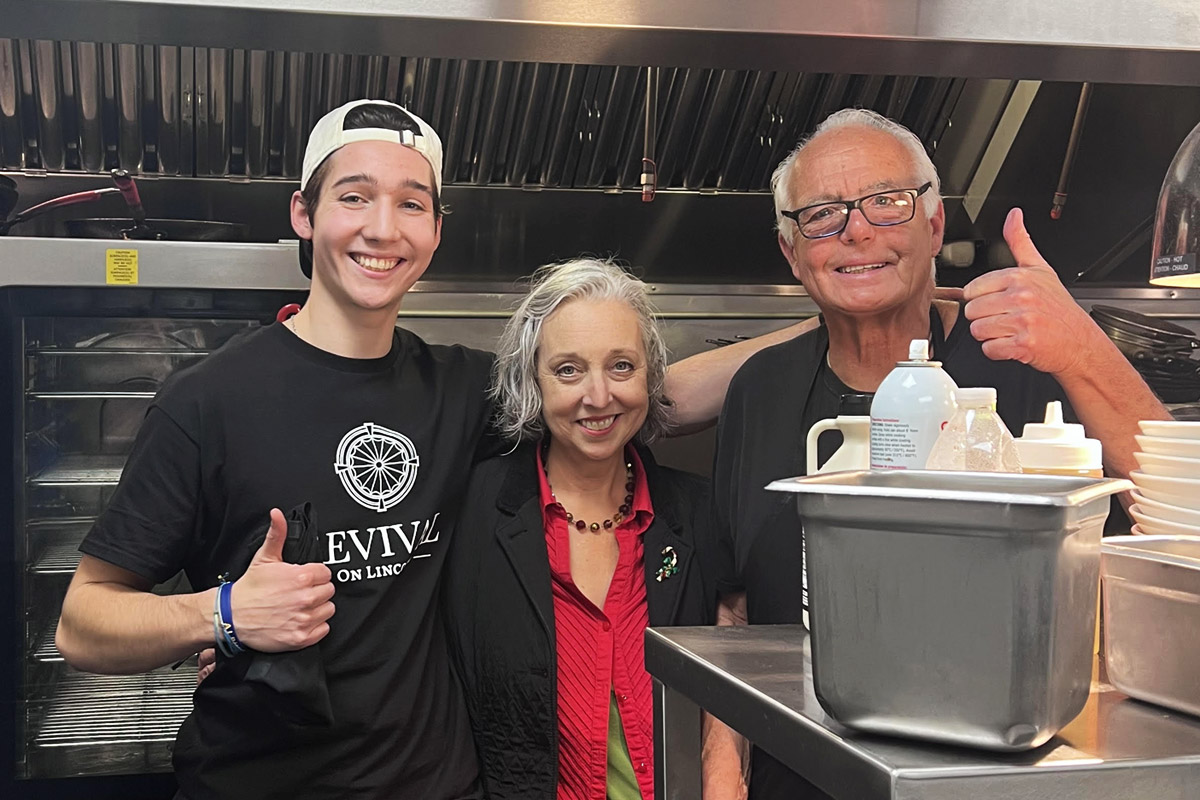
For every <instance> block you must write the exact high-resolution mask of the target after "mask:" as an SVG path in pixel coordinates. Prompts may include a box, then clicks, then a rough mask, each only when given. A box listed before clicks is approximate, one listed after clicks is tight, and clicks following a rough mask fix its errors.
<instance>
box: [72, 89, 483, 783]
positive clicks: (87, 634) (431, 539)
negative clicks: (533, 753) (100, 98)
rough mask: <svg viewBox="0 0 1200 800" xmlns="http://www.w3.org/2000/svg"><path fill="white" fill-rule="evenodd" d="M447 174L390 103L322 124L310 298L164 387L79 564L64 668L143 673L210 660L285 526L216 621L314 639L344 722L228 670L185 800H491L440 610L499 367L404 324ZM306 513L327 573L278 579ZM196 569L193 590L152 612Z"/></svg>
mask: <svg viewBox="0 0 1200 800" xmlns="http://www.w3.org/2000/svg"><path fill="white" fill-rule="evenodd" d="M441 158H442V154H441V142H440V141H439V139H438V137H437V134H436V133H435V132H434V131H433V129H432V128H430V127H429V126H428V125H427V124H426V123H425V122H424V121H423V120H421V119H419V118H418V117H416V116H415V115H412V114H409V113H408V112H406V111H405V110H404V109H402V108H400V107H399V106H396V105H393V104H390V103H380V102H368V101H359V102H357V103H351V104H348V105H346V106H342V107H341V108H339V109H336V110H335V111H333V112H331V113H330V114H328V115H327V116H326V117H324V118H323V119H322V120H321V121H320V122H318V123H317V125H316V127H315V128H314V129H313V132H312V135H311V136H310V138H309V142H308V149H307V151H306V153H305V159H304V168H303V176H302V178H301V190H300V191H299V192H297V193H296V194H295V195H294V196H293V198H292V207H291V215H292V225H293V227H294V228H295V230H296V232H297V234H299V235H300V237H301V238H302V239H305V240H310V241H311V248H312V291H311V294H310V296H309V299H308V302H307V303H306V304H305V306H304V308H303V309H302V310H301V311H300V313H299V314H297V315H296V316H295V317H293V318H292V319H291V320H290V321H289V322H288V323H287V324H286V325H281V324H277V325H271V326H268V327H265V328H261V329H258V330H255V331H254V332H252V333H249V334H247V335H244V336H242V337H239V338H238V339H235V340H234V341H232V342H230V343H229V344H228V345H226V346H225V347H223V348H222V349H221V350H220V351H218V352H217V353H214V354H213V355H212V356H211V357H209V358H207V359H205V360H204V361H203V362H201V363H200V364H198V365H197V366H196V367H194V368H192V369H188V370H185V371H183V372H180V373H178V374H176V375H173V376H172V377H171V379H170V380H168V381H167V382H166V383H165V384H164V386H163V388H162V390H161V391H160V393H159V395H158V397H157V398H156V399H155V401H154V403H153V405H152V406H151V409H150V411H149V413H148V415H147V418H146V421H145V424H144V425H143V428H142V430H141V432H140V434H139V436H138V440H137V443H136V445H135V447H134V450H133V453H132V454H131V456H130V458H129V461H128V464H127V466H126V470H125V473H124V475H123V476H122V481H121V484H120V486H119V487H118V489H117V491H116V493H115V495H114V497H113V500H112V503H111V505H110V507H109V508H108V509H107V510H106V511H105V512H104V514H103V515H102V516H101V517H100V518H99V519H98V520H97V522H96V524H95V527H94V528H93V529H92V531H91V532H90V533H89V534H88V536H87V538H86V540H85V541H84V543H83V545H82V547H81V549H82V550H83V552H84V556H83V558H82V560H81V562H80V566H79V569H78V571H77V573H76V575H75V578H74V580H73V581H72V584H71V587H70V589H69V590H68V593H67V598H66V601H65V602H64V606H63V615H62V622H61V623H60V627H59V632H58V643H59V647H60V649H61V651H62V653H63V655H64V656H65V657H66V659H67V660H68V661H69V662H70V663H72V664H73V665H75V666H77V667H79V668H82V669H87V670H93V671H99V672H138V671H144V670H147V669H151V668H154V667H158V666H160V665H163V664H168V663H171V662H172V661H175V660H177V659H181V658H184V657H186V656H188V655H190V654H192V653H195V652H197V651H198V650H201V649H204V648H208V647H212V646H213V643H214V638H216V637H217V634H215V633H214V604H215V603H218V597H217V595H218V590H217V588H215V587H216V586H217V585H218V580H217V578H218V575H220V574H222V573H225V572H226V571H228V570H230V569H235V568H236V567H237V566H238V562H239V560H240V561H241V563H243V564H244V563H245V561H246V556H247V554H248V553H251V552H254V550H253V547H252V546H251V543H252V537H253V534H254V532H255V531H256V530H261V529H262V528H263V527H265V524H266V514H265V510H266V509H268V508H272V507H274V509H275V510H272V511H271V531H270V534H269V535H268V536H267V538H266V540H265V541H264V542H263V544H262V545H261V547H259V548H258V550H257V553H256V554H255V555H254V557H253V560H252V561H251V563H250V566H249V568H248V569H247V570H246V572H245V574H244V575H242V576H241V577H240V578H238V579H237V580H236V581H235V582H234V583H233V584H232V589H231V590H227V591H230V598H229V599H230V601H231V602H230V608H229V611H230V613H229V615H228V617H229V618H226V617H225V616H224V615H222V619H221V621H222V622H223V623H225V624H231V625H232V627H233V629H234V631H235V634H234V635H235V636H236V637H237V640H240V643H241V645H243V646H244V647H246V648H249V649H251V650H254V651H259V652H278V651H285V650H294V649H299V648H303V647H306V646H308V645H312V644H314V643H317V642H319V644H318V645H317V647H318V648H319V651H320V661H321V662H322V663H323V667H324V673H325V683H326V686H327V690H328V696H329V708H331V709H332V717H333V719H332V722H331V723H317V724H299V723H295V722H289V721H287V720H285V719H283V718H281V717H279V716H278V715H277V713H276V707H275V706H274V705H273V704H272V703H271V699H270V698H267V697H264V696H262V695H261V694H251V695H249V696H247V695H245V694H236V695H231V694H230V687H229V686H228V685H227V683H228V682H227V681H223V680H221V670H222V669H224V668H227V667H229V664H220V665H218V669H217V672H216V673H214V674H213V675H212V676H211V677H210V678H208V680H206V681H205V682H204V684H202V685H201V686H200V688H199V690H198V692H197V695H196V702H195V710H194V712H193V713H192V715H191V716H190V717H189V718H188V719H187V721H186V722H185V723H184V725H183V727H182V728H181V730H180V733H179V737H178V740H177V743H176V750H175V767H176V773H177V776H178V779H179V785H180V790H181V794H182V795H183V796H184V797H186V798H188V800H207V798H235V797H246V798H266V797H305V798H334V797H337V798H347V797H358V798H431V799H436V798H446V799H449V798H475V797H480V796H481V795H480V793H479V790H478V788H477V785H476V784H477V781H476V770H477V768H476V759H475V753H474V748H473V746H472V743H471V737H470V731H469V728H468V724H467V718H466V714H465V711H464V706H463V704H462V699H461V696H460V691H459V688H458V686H457V684H456V682H455V681H454V680H453V678H452V676H451V673H450V670H449V668H448V666H447V661H446V648H445V644H444V640H443V631H442V626H441V622H440V619H439V617H438V614H437V610H436V609H437V603H436V590H437V583H438V576H439V573H440V570H441V564H442V561H443V559H444V557H445V551H446V545H447V539H448V537H447V536H446V535H445V534H446V533H447V532H448V531H449V529H450V528H452V527H453V524H454V514H455V504H454V502H453V501H454V498H455V496H456V495H457V494H458V493H459V492H460V491H461V488H462V486H463V483H464V482H465V480H466V477H467V473H468V471H469V470H470V467H471V463H472V460H473V454H474V452H475V449H476V447H477V446H478V443H479V440H480V438H481V436H482V434H483V432H484V430H485V426H486V422H487V416H488V409H487V405H486V400H485V394H484V392H485V388H486V386H487V382H488V377H489V372H490V368H491V356H490V355H488V354H485V353H482V352H478V351H473V350H469V349H467V348H464V347H434V346H430V345H427V344H425V343H424V342H423V341H421V340H420V339H419V338H418V337H416V336H415V335H413V334H411V333H409V332H407V331H404V330H402V329H397V328H396V315H397V312H398V310H399V307H400V302H401V300H402V299H403V297H404V293H405V292H406V291H407V290H408V289H409V288H410V287H411V286H412V285H413V283H414V282H416V281H417V279H418V278H420V277H421V274H422V273H423V272H424V271H425V269H426V267H428V266H429V262H430V259H431V258H432V257H433V253H434V250H435V249H436V248H437V245H438V242H439V240H440V237H441V224H442V218H441V210H440V206H439V195H440V189H441V185H440V184H441V180H440V175H441ZM306 247H307V245H306ZM304 503H311V504H312V508H314V509H315V511H316V514H317V520H318V524H319V526H320V527H319V531H320V533H321V542H322V550H323V552H322V554H321V558H320V560H321V561H324V562H325V564H320V563H315V564H306V565H296V564H289V563H284V562H283V561H282V560H281V554H282V545H283V536H284V531H285V528H284V520H283V515H282V514H281V513H280V511H279V510H278V509H289V508H292V507H295V506H298V505H301V504H304ZM181 568H182V569H184V570H185V571H186V573H187V575H188V578H189V580H190V581H191V584H192V586H193V587H195V589H196V590H197V592H196V593H195V594H190V595H181V596H173V597H159V596H155V595H153V594H150V593H149V592H148V590H149V589H150V587H151V586H152V585H153V584H154V583H156V582H159V581H162V580H164V579H165V578H167V577H168V576H170V575H172V574H174V573H175V572H176V571H178V570H179V569H181ZM335 593H336V605H337V617H336V621H335V622H334V623H333V624H332V626H331V625H330V618H331V617H332V615H333V613H334V602H333V598H334V596H335ZM232 697H236V698H237V700H236V701H233V700H231V698H232Z"/></svg>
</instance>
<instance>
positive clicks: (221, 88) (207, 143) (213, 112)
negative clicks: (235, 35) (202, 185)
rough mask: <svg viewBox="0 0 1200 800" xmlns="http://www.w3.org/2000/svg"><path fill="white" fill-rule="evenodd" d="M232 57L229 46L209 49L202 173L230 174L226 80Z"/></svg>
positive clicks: (227, 90) (228, 77) (228, 80)
mask: <svg viewBox="0 0 1200 800" xmlns="http://www.w3.org/2000/svg"><path fill="white" fill-rule="evenodd" d="M232 60H233V59H232V54H231V53H230V51H228V50H225V49H222V48H211V49H210V50H209V51H208V98H209V102H208V115H207V116H208V135H207V136H206V137H205V139H204V140H202V142H201V146H202V147H204V148H205V149H206V150H207V151H208V171H207V173H202V174H207V175H228V174H229V168H230V165H231V159H230V152H229V118H230V100H231V98H230V96H229V84H230V68H231V66H232V65H231V62H232Z"/></svg>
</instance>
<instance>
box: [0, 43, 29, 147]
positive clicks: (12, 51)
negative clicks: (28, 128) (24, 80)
mask: <svg viewBox="0 0 1200 800" xmlns="http://www.w3.org/2000/svg"><path fill="white" fill-rule="evenodd" d="M19 70H20V67H19V62H18V59H17V40H15V39H0V165H3V166H5V167H7V168H9V169H20V168H21V167H22V166H23V165H24V157H23V156H24V152H23V148H22V145H21V138H22V137H21V102H20V99H19V97H18V93H17V87H18V86H19V84H20V76H19V75H18V72H19Z"/></svg>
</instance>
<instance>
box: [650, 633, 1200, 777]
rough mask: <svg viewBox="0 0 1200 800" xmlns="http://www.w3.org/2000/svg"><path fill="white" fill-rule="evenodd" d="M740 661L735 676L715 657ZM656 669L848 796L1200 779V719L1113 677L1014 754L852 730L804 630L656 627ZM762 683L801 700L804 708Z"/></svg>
mask: <svg viewBox="0 0 1200 800" xmlns="http://www.w3.org/2000/svg"><path fill="white" fill-rule="evenodd" d="M702 651H703V652H702ZM731 660H736V661H737V667H736V668H731V669H730V671H725V670H723V669H721V668H720V667H718V666H717V664H716V663H714V662H720V661H725V662H729V661H731ZM726 665H727V666H728V664H726ZM748 665H752V666H748ZM646 668H647V670H649V672H650V674H651V675H652V676H653V677H654V679H655V680H656V681H659V682H660V683H662V684H663V685H664V686H665V687H667V688H668V689H670V690H672V691H673V692H674V693H676V694H678V695H680V696H682V697H684V698H687V699H688V700H689V701H691V702H693V703H696V704H697V705H699V706H700V707H701V708H703V709H705V710H707V711H709V712H710V713H712V714H713V715H714V716H716V717H717V718H719V719H721V720H723V721H725V722H726V723H727V724H728V725H730V726H731V727H732V728H734V729H735V730H737V731H739V732H740V733H742V734H743V735H745V736H746V737H747V738H748V739H749V740H750V741H751V742H753V743H755V744H756V745H758V746H759V747H761V748H762V749H764V750H765V751H766V752H768V753H770V754H771V755H773V756H774V757H775V758H777V759H779V760H780V761H782V762H783V763H785V764H787V765H788V766H789V767H791V768H792V769H795V770H797V771H798V772H800V773H801V774H803V775H804V776H805V777H807V778H808V779H809V780H810V781H812V782H813V783H814V784H816V785H818V786H820V787H822V788H825V789H827V790H828V791H830V793H831V794H832V795H833V796H834V797H835V798H838V799H839V800H843V799H844V800H875V799H876V798H879V799H880V800H883V799H886V800H962V798H965V797H972V798H976V799H977V800H1035V799H1036V800H1044V798H1047V797H1053V798H1054V799H1055V800H1131V799H1132V798H1141V797H1154V798H1159V799H1160V800H1165V799H1167V798H1170V800H1195V797H1196V796H1197V792H1196V791H1195V789H1196V787H1198V786H1200V720H1197V719H1195V718H1192V717H1188V716H1186V715H1182V714H1177V713H1174V712H1171V711H1168V710H1167V709H1162V708H1158V707H1155V706H1150V705H1146V704H1143V703H1139V702H1137V701H1134V700H1130V699H1129V698H1126V697H1125V696H1124V695H1122V694H1121V693H1120V692H1118V691H1116V690H1115V689H1113V688H1112V687H1111V686H1108V685H1107V684H1094V685H1093V693H1092V696H1091V697H1090V698H1089V706H1088V707H1087V708H1085V711H1084V713H1083V714H1081V715H1080V717H1079V718H1077V719H1076V721H1075V722H1073V723H1071V725H1069V726H1068V727H1067V728H1066V729H1064V730H1063V731H1062V732H1061V734H1060V736H1059V737H1057V738H1056V739H1055V740H1054V743H1051V744H1047V745H1044V746H1042V747H1040V748H1037V749H1035V750H1032V751H1029V752H1027V753H1015V754H1005V753H992V752H988V751H982V750H980V751H975V750H969V749H965V748H955V747H945V746H939V745H929V744H922V743H921V742H917V741H910V740H904V739H893V738H889V737H879V736H865V735H857V734H855V733H853V732H852V731H850V730H849V729H847V728H845V727H844V726H841V725H840V724H838V723H837V721H835V720H833V719H831V718H829V717H828V716H827V715H825V714H824V712H823V711H822V709H821V708H820V706H819V705H818V703H817V700H816V697H815V695H814V694H813V688H812V674H811V656H810V653H809V650H808V634H807V632H806V631H805V630H804V629H803V627H801V626H799V625H771V626H767V625H759V626H749V627H744V626H743V627H737V628H722V629H712V628H661V629H648V630H647V631H646ZM733 672H739V673H747V674H749V673H754V675H755V677H752V678H751V677H747V678H746V679H745V680H743V679H742V678H740V677H739V676H738V675H735V674H732V673H733ZM760 684H761V685H763V686H769V687H771V689H772V690H774V691H776V692H777V693H781V694H784V695H790V696H795V697H796V705H799V706H802V707H803V709H804V712H805V713H801V712H800V711H799V710H797V709H796V708H793V707H791V706H790V705H785V704H784V703H782V702H780V701H779V700H777V699H775V698H773V697H771V696H770V695H769V694H768V692H767V691H763V690H762V689H760V688H756V687H757V686H758V685H760ZM798 689H799V690H801V692H802V693H801V694H800V695H799V696H796V692H797V690H798ZM1089 709H1090V713H1091V714H1092V718H1091V720H1090V721H1089V720H1088V719H1087V717H1088V714H1089ZM809 714H811V715H813V716H808V715H809ZM668 739H669V737H668ZM1073 743H1074V744H1073ZM668 746H669V741H668Z"/></svg>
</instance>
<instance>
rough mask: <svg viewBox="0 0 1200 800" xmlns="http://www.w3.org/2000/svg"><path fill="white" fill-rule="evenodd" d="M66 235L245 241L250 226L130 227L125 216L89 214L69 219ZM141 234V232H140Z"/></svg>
mask: <svg viewBox="0 0 1200 800" xmlns="http://www.w3.org/2000/svg"><path fill="white" fill-rule="evenodd" d="M65 224H66V226H67V234H68V235H69V236H72V237H74V238H76V239H165V240H170V241H182V242H244V241H246V239H247V238H248V235H249V232H250V226H249V225H244V224H242V223H240V222H212V221H209V220H193V219H145V218H144V217H143V219H142V225H143V227H141V228H139V227H138V226H137V225H134V226H132V227H131V226H130V221H129V220H128V219H126V218H124V217H88V218H85V219H69V220H67V221H66V223H65ZM139 234H140V235H139Z"/></svg>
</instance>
